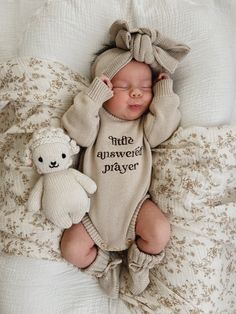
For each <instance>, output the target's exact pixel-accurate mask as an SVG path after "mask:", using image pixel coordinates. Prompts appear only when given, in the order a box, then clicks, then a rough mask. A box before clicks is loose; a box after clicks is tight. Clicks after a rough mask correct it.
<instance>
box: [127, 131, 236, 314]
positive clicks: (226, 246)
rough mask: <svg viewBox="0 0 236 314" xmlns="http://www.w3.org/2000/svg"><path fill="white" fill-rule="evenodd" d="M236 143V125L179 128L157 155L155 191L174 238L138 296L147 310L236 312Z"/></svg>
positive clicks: (166, 311)
mask: <svg viewBox="0 0 236 314" xmlns="http://www.w3.org/2000/svg"><path fill="white" fill-rule="evenodd" d="M235 142H236V127H235V126H234V127H233V126H232V127H218V128H216V127H211V128H203V127H192V128H188V129H182V128H179V130H177V131H176V133H175V134H174V136H173V137H172V138H171V139H170V140H168V141H167V142H165V143H164V144H162V145H160V146H159V147H158V148H157V149H156V150H155V151H154V152H153V178H152V185H151V190H150V193H151V196H152V198H153V200H154V201H155V202H157V203H158V204H159V206H160V208H162V210H163V211H164V212H165V213H166V214H167V215H168V217H169V220H170V223H171V226H172V235H171V241H170V243H169V245H168V247H167V249H166V258H165V260H164V262H163V264H162V265H161V266H160V267H158V268H156V269H154V270H152V271H151V284H150V285H149V287H148V289H147V290H146V291H145V292H144V293H143V294H142V295H141V296H139V297H137V298H136V301H137V303H136V305H137V306H141V308H142V309H143V310H144V312H145V311H147V312H151V313H153V312H154V313H158V314H162V313H194V314H195V313H202V314H203V313H214V314H215V313H236V303H235V296H236V287H235V281H236V272H235V268H236V229H235V225H236V211H235V208H236V193H235V192H236V172H235V169H236V146H235ZM124 291H126V295H125V296H124V299H125V300H127V299H129V301H130V302H132V303H135V301H134V298H133V297H132V296H130V297H128V295H129V293H128V291H127V289H125V290H124ZM150 296H152V300H150V302H148V303H147V300H148V299H149V298H150ZM138 304H139V305H138Z"/></svg>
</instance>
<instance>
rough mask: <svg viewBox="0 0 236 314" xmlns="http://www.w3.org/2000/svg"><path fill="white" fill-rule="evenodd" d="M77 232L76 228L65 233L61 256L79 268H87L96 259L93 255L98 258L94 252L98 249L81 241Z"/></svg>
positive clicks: (61, 245)
mask: <svg viewBox="0 0 236 314" xmlns="http://www.w3.org/2000/svg"><path fill="white" fill-rule="evenodd" d="M76 231H77V230H75V229H74V228H70V229H67V230H65V231H64V233H63V235H62V238H61V243H60V248H61V255H62V257H63V258H64V259H65V260H67V261H68V262H69V263H71V264H73V265H75V266H77V267H79V268H85V267H87V266H88V265H89V264H90V263H91V261H92V259H93V258H94V257H92V256H91V254H92V253H93V255H94V256H96V252H95V251H94V250H96V249H95V247H94V246H93V245H91V243H89V242H88V241H86V239H84V241H81V239H80V237H79V234H77V233H76Z"/></svg>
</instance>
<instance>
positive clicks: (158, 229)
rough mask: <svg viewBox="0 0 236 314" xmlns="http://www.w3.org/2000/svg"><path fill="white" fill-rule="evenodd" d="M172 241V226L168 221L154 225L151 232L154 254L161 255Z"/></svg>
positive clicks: (150, 241) (151, 244)
mask: <svg viewBox="0 0 236 314" xmlns="http://www.w3.org/2000/svg"><path fill="white" fill-rule="evenodd" d="M169 240H170V224H169V222H168V220H167V219H166V220H163V221H161V222H159V223H156V224H153V226H152V228H150V230H149V243H150V246H151V247H152V251H153V254H157V253H160V252H161V251H162V250H164V248H165V247H166V246H167V244H168V242H169Z"/></svg>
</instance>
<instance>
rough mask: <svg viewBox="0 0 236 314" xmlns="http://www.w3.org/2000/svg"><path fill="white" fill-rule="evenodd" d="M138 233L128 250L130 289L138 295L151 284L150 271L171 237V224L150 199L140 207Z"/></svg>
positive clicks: (160, 257) (157, 261)
mask: <svg viewBox="0 0 236 314" xmlns="http://www.w3.org/2000/svg"><path fill="white" fill-rule="evenodd" d="M136 234H137V235H138V239H137V241H136V242H134V243H133V244H132V245H131V247H130V248H129V250H128V266H129V274H130V282H129V288H130V291H131V292H132V293H133V294H135V295H138V294H140V293H141V292H143V291H144V290H145V289H146V287H147V286H148V284H149V271H150V269H151V268H153V267H154V266H157V265H158V264H159V263H160V262H161V260H162V259H163V257H164V252H163V249H164V248H165V246H166V245H167V243H168V241H169V238H170V225H169V222H168V220H167V218H166V217H165V215H164V214H163V213H162V212H161V210H160V209H159V208H158V207H157V206H156V205H155V204H154V203H153V202H152V201H150V200H146V201H144V203H143V205H142V206H141V208H140V211H139V214H138V217H137V222H136Z"/></svg>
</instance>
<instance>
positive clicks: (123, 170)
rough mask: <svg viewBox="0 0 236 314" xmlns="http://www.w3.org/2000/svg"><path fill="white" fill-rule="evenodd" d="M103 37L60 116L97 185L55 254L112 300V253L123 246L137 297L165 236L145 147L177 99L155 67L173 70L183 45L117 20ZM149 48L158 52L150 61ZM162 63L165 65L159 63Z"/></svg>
mask: <svg viewBox="0 0 236 314" xmlns="http://www.w3.org/2000/svg"><path fill="white" fill-rule="evenodd" d="M110 34H111V37H112V40H113V41H114V42H115V48H107V50H105V51H103V52H102V53H101V54H100V55H98V56H97V58H96V59H95V62H94V63H93V65H92V75H93V77H94V79H93V81H92V83H91V85H90V86H89V87H88V89H86V90H84V91H82V92H80V93H79V94H78V95H77V96H76V97H75V100H74V104H73V105H72V106H71V107H70V108H69V110H68V111H67V112H66V113H65V114H64V116H63V119H62V123H63V127H64V128H65V129H66V130H67V132H68V134H69V135H70V137H72V138H73V139H75V140H76V141H77V143H78V144H79V145H81V146H83V147H86V151H85V154H84V158H83V169H82V170H83V172H84V173H85V174H86V175H88V176H89V177H91V178H92V179H93V180H94V181H95V182H96V183H97V186H98V189H97V192H96V193H95V194H94V195H92V196H91V208H90V212H89V214H88V215H86V216H85V217H84V218H83V220H82V223H80V224H77V225H73V226H72V227H71V228H70V229H68V230H65V232H64V234H63V236H62V239H61V251H62V255H63V256H64V258H65V259H66V260H67V261H69V262H71V263H72V264H74V265H75V266H77V267H79V268H81V269H83V270H85V271H87V272H88V273H90V274H93V275H95V276H96V277H98V278H99V282H100V285H101V287H102V288H103V289H104V290H105V291H106V292H107V293H108V294H109V295H110V296H111V297H114V298H116V297H117V296H118V293H119V273H120V263H121V261H122V260H121V259H120V258H119V257H118V255H117V254H116V252H120V251H124V250H128V253H127V266H128V269H129V274H130V282H129V284H130V290H131V292H132V293H133V294H136V295H138V294H140V293H141V292H142V291H144V289H145V288H146V287H147V285H148V283H149V269H151V268H152V267H154V266H155V265H157V264H159V263H160V261H161V259H162V258H163V256H164V253H163V250H164V248H165V246H166V245H167V243H168V241H169V238H170V225H169V222H168V220H167V218H166V217H165V215H164V214H163V213H162V211H161V210H160V208H159V207H158V206H157V205H156V204H154V203H153V202H152V200H151V199H150V196H149V195H148V189H149V185H150V179H151V170H152V153H151V149H152V148H154V147H156V146H157V145H159V144H160V143H161V142H163V141H165V140H166V139H167V138H168V137H169V136H170V135H171V134H172V133H173V132H174V131H175V130H176V128H177V127H178V124H179V121H180V112H179V109H178V107H179V98H178V96H177V95H176V94H175V93H174V92H173V89H172V85H173V81H172V79H171V78H170V76H169V75H168V74H167V73H165V72H163V70H162V69H163V68H165V69H166V70H167V71H169V72H173V70H174V68H175V67H176V65H177V63H178V61H177V60H178V59H179V58H180V56H181V57H182V56H183V55H184V54H186V53H187V52H188V47H187V46H184V45H182V46H181V45H177V44H175V43H174V42H173V41H171V40H169V39H166V38H164V37H161V35H160V34H159V33H157V32H156V31H155V32H154V31H150V30H147V29H137V30H133V31H131V30H130V29H129V27H128V25H127V24H126V23H125V22H120V21H117V22H115V23H114V24H113V25H112V27H111V30H110ZM155 36H156V37H155ZM152 37H153V38H152ZM154 37H155V38H156V39H157V40H156V42H157V43H158V41H159V43H158V44H159V46H157V43H155V40H153V39H155V38H154ZM163 38H164V39H163ZM162 42H163V46H164V48H166V47H165V45H167V46H168V45H169V46H171V49H172V50H173V54H172V55H171V54H169V55H168V53H167V52H166V51H165V50H164V48H163V50H162V49H160V47H161V44H162ZM150 45H153V46H154V48H155V46H157V47H158V49H159V50H160V53H159V56H157V57H156V58H155V57H154V56H153V55H154V54H155V53H154V52H153V50H152V51H150ZM175 47H177V49H176V51H175V50H174V49H175ZM171 49H169V50H170V51H171ZM163 56H164V57H163ZM162 60H164V61H163V63H165V64H161V65H160V62H162ZM156 73H159V74H156ZM155 74H156V78H155V79H154V80H153V77H154V76H155Z"/></svg>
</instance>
